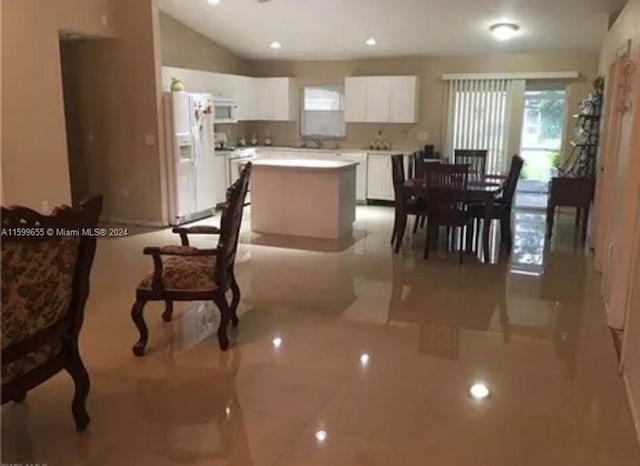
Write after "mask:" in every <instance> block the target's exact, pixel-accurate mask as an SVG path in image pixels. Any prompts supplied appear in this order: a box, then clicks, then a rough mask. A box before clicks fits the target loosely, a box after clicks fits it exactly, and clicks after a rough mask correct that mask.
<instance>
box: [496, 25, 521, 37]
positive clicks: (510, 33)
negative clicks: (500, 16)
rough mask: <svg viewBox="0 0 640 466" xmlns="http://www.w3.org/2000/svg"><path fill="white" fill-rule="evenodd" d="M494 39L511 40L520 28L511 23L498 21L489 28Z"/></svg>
mask: <svg viewBox="0 0 640 466" xmlns="http://www.w3.org/2000/svg"><path fill="white" fill-rule="evenodd" d="M489 30H490V31H491V33H492V34H493V37H495V38H496V40H511V39H513V38H514V37H515V35H516V34H517V33H518V31H519V30H520V26H518V25H517V24H513V23H498V24H494V25H493V26H491V27H490V28H489Z"/></svg>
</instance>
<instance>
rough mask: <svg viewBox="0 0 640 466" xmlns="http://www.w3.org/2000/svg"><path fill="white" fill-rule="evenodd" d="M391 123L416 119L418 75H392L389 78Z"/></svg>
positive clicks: (413, 121) (414, 120)
mask: <svg viewBox="0 0 640 466" xmlns="http://www.w3.org/2000/svg"><path fill="white" fill-rule="evenodd" d="M390 121H391V122H393V123H416V122H417V121H418V77H417V76H393V77H392V78H391V118H390Z"/></svg>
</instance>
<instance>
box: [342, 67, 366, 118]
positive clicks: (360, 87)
mask: <svg viewBox="0 0 640 466" xmlns="http://www.w3.org/2000/svg"><path fill="white" fill-rule="evenodd" d="M366 80H367V78H364V77H350V78H346V79H345V81H344V120H345V121H347V122H363V121H366V111H367V106H366V101H367V81H366Z"/></svg>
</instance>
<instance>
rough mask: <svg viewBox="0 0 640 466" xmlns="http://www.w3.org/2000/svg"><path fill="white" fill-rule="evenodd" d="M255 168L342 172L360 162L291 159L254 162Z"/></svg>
mask: <svg viewBox="0 0 640 466" xmlns="http://www.w3.org/2000/svg"><path fill="white" fill-rule="evenodd" d="M252 165H253V166H254V167H264V168H273V169H286V170H304V171H308V170H314V171H316V170H320V171H342V170H348V169H350V168H355V166H356V165H358V162H349V161H344V162H343V161H341V160H310V159H301V160H291V159H269V160H254V161H252Z"/></svg>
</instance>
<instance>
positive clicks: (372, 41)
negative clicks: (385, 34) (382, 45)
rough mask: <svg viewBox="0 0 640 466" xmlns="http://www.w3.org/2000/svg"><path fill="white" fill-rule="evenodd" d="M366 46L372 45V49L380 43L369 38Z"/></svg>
mask: <svg viewBox="0 0 640 466" xmlns="http://www.w3.org/2000/svg"><path fill="white" fill-rule="evenodd" d="M365 44H367V45H370V46H372V47H373V46H374V45H378V41H377V40H375V39H374V38H373V37H369V38H368V39H367V40H366V42H365Z"/></svg>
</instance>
